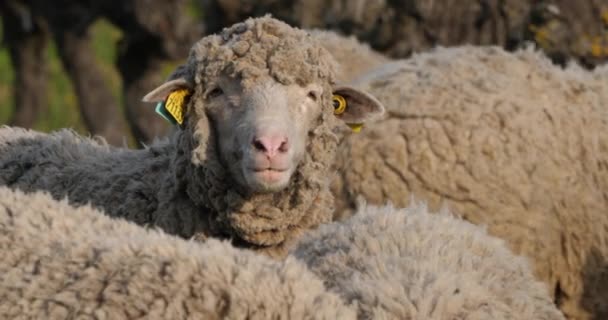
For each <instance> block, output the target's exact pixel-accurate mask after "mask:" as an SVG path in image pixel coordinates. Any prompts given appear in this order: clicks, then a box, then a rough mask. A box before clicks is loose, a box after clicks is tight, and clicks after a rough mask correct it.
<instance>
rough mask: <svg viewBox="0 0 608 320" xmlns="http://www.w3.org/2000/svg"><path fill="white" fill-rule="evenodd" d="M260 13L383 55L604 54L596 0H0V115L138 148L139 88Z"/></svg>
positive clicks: (564, 57)
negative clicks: (443, 51) (435, 50)
mask: <svg viewBox="0 0 608 320" xmlns="http://www.w3.org/2000/svg"><path fill="white" fill-rule="evenodd" d="M266 13H271V14H272V15H273V16H275V17H277V18H279V19H282V20H284V21H286V22H288V23H290V24H292V25H295V26H299V27H303V28H323V29H332V30H335V31H338V32H340V33H342V34H345V35H354V36H356V37H357V38H358V39H359V40H361V41H363V42H366V43H369V44H370V45H371V46H372V47H373V48H374V49H376V50H378V51H380V52H382V53H384V54H386V55H388V56H390V57H393V58H406V57H408V56H409V55H411V54H412V53H416V52H423V51H425V50H428V49H430V48H432V47H434V46H438V45H441V46H457V45H461V44H478V45H499V46H502V47H504V48H506V49H508V50H516V49H517V48H520V47H524V46H527V45H528V44H529V43H532V44H534V45H535V46H537V47H538V48H540V49H542V50H543V51H544V52H545V53H546V54H547V55H548V56H549V57H550V58H551V59H552V60H553V61H554V62H555V63H556V64H561V65H564V64H566V63H568V62H569V61H571V60H574V61H577V62H578V63H579V64H581V65H583V66H584V67H586V68H593V67H595V66H597V65H599V64H601V63H603V62H605V61H607V60H608V0H576V1H575V0H552V1H549V0H546V1H545V0H538V1H534V0H258V1H255V0H123V1H103V0H97V1H95V0H54V1H51V0H0V19H1V35H2V36H1V37H2V46H1V47H0V125H1V124H9V125H14V126H22V127H27V128H34V129H37V130H42V131H51V130H54V129H58V128H64V127H70V128H73V129H75V130H76V131H78V132H80V133H83V134H96V135H101V136H103V137H105V138H106V139H107V140H108V142H109V143H111V144H114V145H124V144H125V143H126V144H128V145H130V146H141V145H142V143H148V142H150V141H151V140H152V139H153V138H154V137H156V136H162V135H164V134H165V133H166V132H167V130H168V129H169V125H168V124H167V123H165V122H164V120H162V119H161V118H160V117H158V116H156V115H155V113H154V106H153V105H150V104H144V103H141V102H140V100H141V97H142V96H143V95H144V94H145V93H146V92H148V91H149V90H151V89H153V88H154V87H155V86H157V85H158V84H160V83H162V81H163V80H164V79H165V78H166V77H167V75H168V74H169V73H170V72H171V71H172V70H173V69H174V68H175V67H176V66H177V65H179V64H180V63H181V62H183V60H184V59H185V58H186V56H187V54H188V50H189V48H190V46H191V45H192V44H193V43H194V42H195V41H196V40H197V39H199V38H200V37H202V36H204V35H205V34H209V33H214V32H217V31H219V30H221V29H222V28H223V27H226V26H229V25H231V24H233V23H236V22H238V21H241V20H244V19H245V18H247V17H250V16H260V15H264V14H266Z"/></svg>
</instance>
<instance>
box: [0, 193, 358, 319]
mask: <svg viewBox="0 0 608 320" xmlns="http://www.w3.org/2000/svg"><path fill="white" fill-rule="evenodd" d="M0 252H1V253H2V259H0V318H2V319H68V318H69V319H76V318H78V319H84V318H95V319H127V318H128V319H133V318H146V319H287V318H289V319H304V318H306V319H355V316H354V314H355V313H354V310H353V309H352V308H351V307H349V306H346V305H345V304H344V303H343V302H342V300H341V299H340V298H339V297H338V296H337V294H334V293H331V292H328V291H327V290H326V289H325V288H324V286H323V283H322V281H321V280H320V279H319V278H318V277H316V276H315V275H313V274H312V273H311V272H310V271H308V270H307V268H306V266H304V264H303V263H301V262H298V261H297V260H296V259H294V258H288V259H286V260H285V261H282V262H277V261H274V260H271V259H268V258H266V257H264V256H261V255H258V254H255V253H253V252H251V251H248V250H247V251H246V250H240V249H235V248H234V247H232V246H231V245H230V244H228V243H227V242H221V241H218V240H215V239H210V240H209V241H207V242H205V243H199V242H195V241H186V240H182V239H180V238H177V237H174V236H169V235H167V234H165V233H163V232H160V231H158V230H145V229H144V228H142V227H140V226H137V225H136V224H134V223H131V222H128V221H124V220H120V219H111V218H109V217H107V216H105V215H103V214H102V213H101V212H99V211H97V210H95V209H93V208H91V207H89V206H86V205H85V206H81V207H79V208H73V207H72V206H70V205H69V204H68V203H67V201H56V200H54V199H53V198H51V197H50V196H49V195H47V194H43V193H41V192H36V193H33V194H24V193H22V192H20V191H13V190H10V189H8V188H6V187H2V188H0Z"/></svg>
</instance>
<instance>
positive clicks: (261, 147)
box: [252, 139, 267, 151]
mask: <svg viewBox="0 0 608 320" xmlns="http://www.w3.org/2000/svg"><path fill="white" fill-rule="evenodd" d="M252 144H253V147H254V148H255V149H256V150H258V151H267V150H266V146H265V145H264V143H263V142H262V141H260V140H258V139H253V142H252Z"/></svg>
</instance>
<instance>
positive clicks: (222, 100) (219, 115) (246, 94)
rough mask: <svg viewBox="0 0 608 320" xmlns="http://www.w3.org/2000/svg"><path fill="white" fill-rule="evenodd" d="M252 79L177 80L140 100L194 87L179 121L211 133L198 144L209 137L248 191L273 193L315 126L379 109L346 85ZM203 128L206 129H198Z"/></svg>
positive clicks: (337, 124) (364, 117)
mask: <svg viewBox="0 0 608 320" xmlns="http://www.w3.org/2000/svg"><path fill="white" fill-rule="evenodd" d="M255 83H256V84H255V85H251V84H249V85H243V83H242V81H241V80H240V79H239V78H235V77H230V76H227V75H223V76H220V77H218V79H217V80H216V81H213V82H209V83H207V84H206V85H205V86H204V87H202V86H201V87H199V88H191V87H190V86H189V85H188V82H186V81H184V80H183V79H177V80H172V81H169V82H167V83H165V84H164V85H162V86H161V87H159V88H157V89H156V90H155V91H153V92H151V93H150V94H149V95H148V96H147V97H146V100H148V101H156V100H162V99H165V97H166V96H167V95H169V94H170V92H171V91H174V90H179V89H180V88H183V87H187V88H188V90H192V91H194V92H195V94H193V95H192V97H193V98H192V99H193V101H191V102H190V106H189V109H191V110H189V111H188V112H187V115H186V118H187V119H186V120H185V122H187V123H191V124H192V125H193V127H192V129H191V130H192V132H191V133H192V134H193V135H197V134H200V132H204V131H209V132H212V133H213V135H214V137H211V136H205V137H204V138H203V139H198V140H199V142H200V140H207V139H212V140H214V141H213V142H214V144H215V145H216V146H217V151H216V152H217V153H218V154H217V156H218V158H219V159H220V161H221V163H222V165H223V166H224V167H225V168H226V169H227V170H228V172H229V173H230V175H231V176H232V178H233V179H234V180H235V181H236V182H237V183H238V184H239V185H240V186H241V187H243V188H244V189H246V190H248V191H250V192H252V193H268V192H276V191H280V190H282V189H284V188H285V187H286V186H287V185H288V184H289V182H290V180H291V177H292V175H293V173H294V172H295V171H296V170H297V168H298V165H299V164H300V162H301V161H302V159H303V158H304V157H305V156H306V153H307V150H308V146H309V145H310V144H313V143H314V136H315V135H314V134H313V131H314V130H315V129H316V128H317V127H319V126H329V127H331V128H330V129H331V130H333V131H339V130H347V129H348V127H347V126H346V125H345V124H361V123H364V122H366V121H368V120H370V119H372V118H375V117H377V116H379V115H381V114H382V113H383V112H384V107H383V106H382V104H380V103H379V102H378V101H377V100H376V99H375V98H373V97H372V96H370V95H369V94H367V93H365V92H362V91H360V90H358V89H354V88H351V87H345V86H341V87H335V88H333V89H331V88H332V87H331V86H329V85H328V84H326V83H324V84H321V83H311V84H307V85H299V84H282V83H280V82H277V81H276V80H274V79H273V78H272V77H265V78H258V79H257V81H256V82H255ZM324 88H329V90H324ZM158 90H160V91H158ZM327 91H329V92H327ZM151 95H155V96H158V97H161V98H156V99H154V98H151V97H152V96H151ZM332 95H334V96H335V95H338V96H340V97H343V98H344V101H345V102H346V106H347V107H346V108H345V110H342V111H341V112H340V113H339V114H335V113H336V108H337V107H338V105H337V104H336V101H332V98H331V97H332ZM324 114H325V116H323V115H324ZM206 126H209V127H210V128H209V129H204V127H206ZM310 137H313V138H310ZM196 148H197V149H199V150H198V151H197V150H195V151H194V152H199V153H201V154H204V153H206V150H203V149H206V144H205V146H201V143H199V146H197V147H196Z"/></svg>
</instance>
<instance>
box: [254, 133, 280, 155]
mask: <svg viewBox="0 0 608 320" xmlns="http://www.w3.org/2000/svg"><path fill="white" fill-rule="evenodd" d="M252 144H253V147H254V148H255V149H256V150H257V151H259V152H262V153H263V154H264V155H266V156H267V157H268V158H273V157H274V156H275V155H277V153H285V152H287V151H288V150H289V142H288V141H287V137H286V136H283V135H264V136H260V137H255V138H253V142H252Z"/></svg>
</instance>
